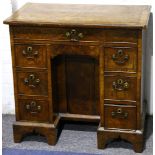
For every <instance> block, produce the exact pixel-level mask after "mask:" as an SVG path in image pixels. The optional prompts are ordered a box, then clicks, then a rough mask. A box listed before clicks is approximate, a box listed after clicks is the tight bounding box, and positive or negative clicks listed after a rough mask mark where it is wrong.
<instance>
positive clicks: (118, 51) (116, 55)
mask: <svg viewBox="0 0 155 155" xmlns="http://www.w3.org/2000/svg"><path fill="white" fill-rule="evenodd" d="M104 53H105V54H104V55H105V58H104V68H105V71H128V72H136V69H137V48H133V47H105V48H104Z"/></svg>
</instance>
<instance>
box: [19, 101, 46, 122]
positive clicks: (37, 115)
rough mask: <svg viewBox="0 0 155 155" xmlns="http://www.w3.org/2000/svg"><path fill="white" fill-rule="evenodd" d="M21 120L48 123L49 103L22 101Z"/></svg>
mask: <svg viewBox="0 0 155 155" xmlns="http://www.w3.org/2000/svg"><path fill="white" fill-rule="evenodd" d="M18 102H19V109H20V120H24V121H35V122H48V119H49V112H48V111H49V110H48V101H45V100H36V99H35V100H34V99H20V100H18Z"/></svg>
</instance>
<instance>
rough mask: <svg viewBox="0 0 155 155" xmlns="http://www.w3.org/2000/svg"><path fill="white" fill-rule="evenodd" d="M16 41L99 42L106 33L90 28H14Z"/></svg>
mask: <svg viewBox="0 0 155 155" xmlns="http://www.w3.org/2000/svg"><path fill="white" fill-rule="evenodd" d="M13 32H14V38H15V39H34V40H51V41H97V40H100V39H101V38H102V40H103V38H104V31H103V30H100V29H90V28H86V29H84V28H39V27H35V28H33V27H14V28H13ZM98 34H100V35H98Z"/></svg>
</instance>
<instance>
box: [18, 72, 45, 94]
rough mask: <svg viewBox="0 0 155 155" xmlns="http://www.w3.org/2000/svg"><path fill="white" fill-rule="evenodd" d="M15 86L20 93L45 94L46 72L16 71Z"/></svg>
mask: <svg viewBox="0 0 155 155" xmlns="http://www.w3.org/2000/svg"><path fill="white" fill-rule="evenodd" d="M16 74H17V84H18V85H17V88H18V93H19V94H20V95H47V92H48V91H47V89H48V87H47V85H48V84H47V72H46V71H42V72H41V71H38V72H28V71H27V72H21V71H20V72H17V73H16Z"/></svg>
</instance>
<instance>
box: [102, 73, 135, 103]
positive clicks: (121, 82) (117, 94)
mask: <svg viewBox="0 0 155 155" xmlns="http://www.w3.org/2000/svg"><path fill="white" fill-rule="evenodd" d="M136 83H137V79H136V77H134V76H133V77H132V76H131V77H130V76H122V75H107V76H105V77H104V87H105V88H106V89H105V91H104V98H105V99H115V100H133V101H136Z"/></svg>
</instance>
